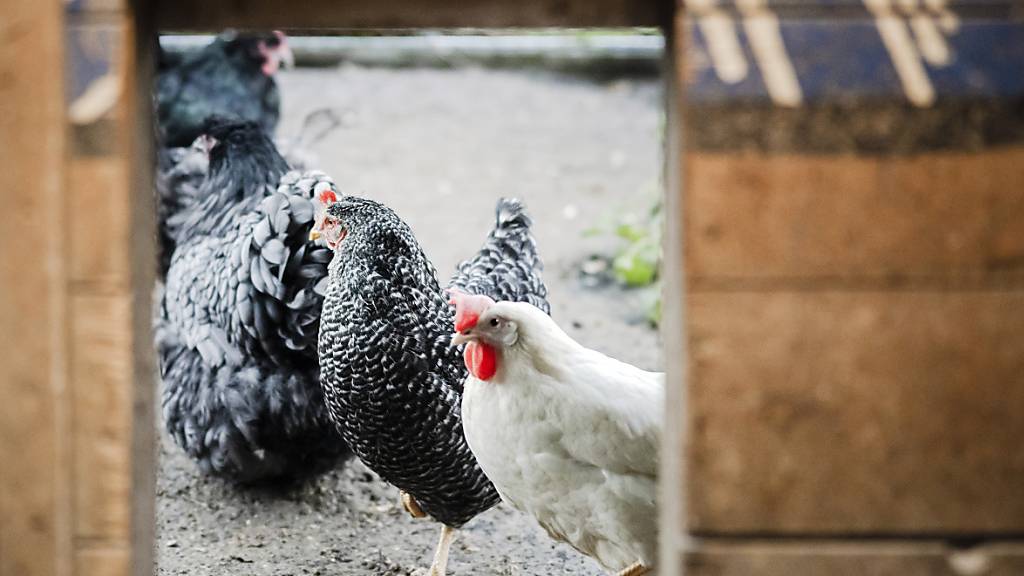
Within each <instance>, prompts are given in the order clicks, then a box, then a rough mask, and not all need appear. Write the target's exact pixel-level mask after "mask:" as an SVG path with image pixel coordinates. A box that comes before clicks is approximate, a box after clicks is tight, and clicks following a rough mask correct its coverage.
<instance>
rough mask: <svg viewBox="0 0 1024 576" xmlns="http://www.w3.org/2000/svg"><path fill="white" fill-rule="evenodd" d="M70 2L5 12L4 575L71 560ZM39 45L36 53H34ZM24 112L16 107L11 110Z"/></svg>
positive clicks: (42, 575)
mask: <svg viewBox="0 0 1024 576" xmlns="http://www.w3.org/2000/svg"><path fill="white" fill-rule="evenodd" d="M60 10H61V5H60V4H59V3H53V2H32V1H26V0H22V1H11V2H5V3H4V7H3V14H4V16H3V19H2V23H0V101H2V102H3V103H4V108H5V113H4V114H0V179H2V182H3V189H4V209H3V210H0V294H2V296H0V327H2V329H0V365H2V366H3V373H4V375H3V377H2V378H0V397H2V398H3V401H2V402H0V463H2V464H0V576H22V575H32V576H36V575H38V576H49V575H55V574H58V573H60V572H61V571H62V570H64V569H66V567H67V562H68V560H69V556H70V549H69V546H70V533H69V531H68V530H67V522H68V515H69V513H70V497H69V493H68V490H67V484H68V477H69V475H70V468H69V460H68V458H67V456H68V452H67V445H66V442H67V421H66V417H67V393H66V373H65V362H66V355H67V345H66V342H65V341H64V339H63V335H62V332H61V330H60V329H59V328H60V326H61V325H62V324H63V322H64V320H65V318H64V316H65V314H64V296H65V292H66V286H65V282H64V278H65V269H66V265H65V261H64V257H63V252H64V247H65V246H66V241H67V229H66V226H65V223H66V221H67V220H66V218H67V197H66V196H65V195H64V194H63V190H62V186H63V172H62V159H63V154H64V122H63V106H64V100H63V92H62V90H63V85H62V82H61V76H60V74H52V73H51V74H40V73H39V72H40V69H41V63H46V69H48V70H51V71H52V70H60V69H61V64H60V63H61V61H62V54H61V45H62V44H61V34H62V30H61V19H60ZM28 55H31V57H28ZM12 111H16V112H12Z"/></svg>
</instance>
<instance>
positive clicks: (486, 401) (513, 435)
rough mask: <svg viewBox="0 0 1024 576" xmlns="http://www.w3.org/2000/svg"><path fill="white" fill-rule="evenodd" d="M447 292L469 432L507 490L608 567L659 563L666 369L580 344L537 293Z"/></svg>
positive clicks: (623, 572) (636, 568)
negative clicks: (459, 348) (508, 298)
mask: <svg viewBox="0 0 1024 576" xmlns="http://www.w3.org/2000/svg"><path fill="white" fill-rule="evenodd" d="M451 296H452V300H451V303H452V304H455V306H456V313H455V331H456V333H455V334H454V335H453V337H452V344H453V345H458V344H462V343H466V349H465V351H464V359H465V362H466V367H467V368H468V369H469V372H470V375H469V376H468V377H467V378H466V382H465V391H464V393H463V397H462V425H463V428H464V429H465V434H466V441H467V442H468V443H469V447H470V449H471V450H472V451H473V454H474V455H475V456H476V458H477V461H478V462H479V463H480V467H481V468H482V469H483V471H484V473H485V474H486V475H487V477H488V478H490V480H491V482H493V483H494V486H495V487H496V488H497V490H498V493H499V494H500V495H501V497H502V499H503V500H504V501H505V502H507V503H509V504H510V505H512V506H514V507H515V508H518V509H519V510H522V511H524V512H527V513H529V514H531V515H533V516H534V517H535V518H536V519H537V522H539V523H540V525H541V526H542V527H543V528H544V529H545V530H547V532H548V534H549V535H550V536H551V537H552V538H554V539H556V540H560V541H563V542H566V543H568V544H569V545H571V546H572V547H573V548H575V549H576V550H578V551H580V552H582V553H584V554H586V555H588V556H590V557H592V558H594V559H595V560H597V562H598V563H599V564H601V566H603V567H604V568H605V569H606V570H608V571H610V572H612V573H616V574H618V575H619V576H639V575H640V574H652V573H653V570H654V565H655V559H656V558H657V541H658V533H657V524H658V521H657V519H658V511H657V502H656V495H657V476H658V460H659V458H658V449H659V446H660V443H661V429H662V412H663V406H664V388H665V379H664V375H663V374H660V373H654V372H647V371H644V370H641V369H639V368H636V367H634V366H631V365H629V364H626V363H624V362H620V361H618V360H615V359H613V358H609V357H607V356H605V355H604V354H601V353H600V352H596V351H594V350H589V349H587V348H584V347H583V346H582V345H580V344H579V343H577V342H576V341H574V340H573V339H572V338H570V337H569V335H568V334H566V333H565V332H564V331H562V330H561V328H559V327H558V325H557V324H556V323H555V322H554V321H553V320H552V319H551V318H550V317H549V316H548V315H547V314H545V313H544V312H541V311H540V310H539V309H537V308H535V307H534V306H531V305H530V304H526V303H517V302H494V301H493V300H491V299H490V298H487V297H486V296H475V295H467V294H461V293H455V292H452V293H451Z"/></svg>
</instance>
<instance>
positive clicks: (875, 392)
mask: <svg viewBox="0 0 1024 576" xmlns="http://www.w3.org/2000/svg"><path fill="white" fill-rule="evenodd" d="M688 318H689V320H688V326H687V329H688V331H689V342H690V344H689V350H690V356H689V361H690V366H689V379H688V381H689V388H688V394H689V398H688V401H689V405H688V420H689V421H688V430H687V436H688V442H689V449H688V460H687V474H688V486H687V489H686V495H687V500H688V503H689V504H688V524H689V528H690V530H692V531H693V532H696V533H706V534H729V533H766V534H768V533H770V534H787V533H788V534H832V535H843V534H847V535H848V534H872V535H874V534H938V533H943V534H946V533H948V534H993V533H1000V532H1004V533H1016V534H1020V533H1024V492H1022V491H1021V490H1020V487H1021V486H1022V485H1024V451H1022V450H1021V449H1020V439H1021V438H1024V419H1022V418H1020V414H1022V413H1024V354H1022V352H1021V351H1022V347H1021V346H1022V345H1021V336H1022V335H1024V291H1018V292H1013V291H1007V292H1001V291H990V292H903V293H888V292H815V291H809V292H773V293H731V294H725V293H695V294H693V293H692V294H690V295H689V297H688Z"/></svg>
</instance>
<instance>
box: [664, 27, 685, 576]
mask: <svg viewBox="0 0 1024 576" xmlns="http://www.w3.org/2000/svg"><path fill="white" fill-rule="evenodd" d="M686 30H687V26H686V18H685V15H684V12H683V10H681V9H680V10H679V11H678V13H677V14H676V15H675V21H674V24H673V27H672V28H671V29H670V30H669V31H668V33H667V34H666V39H665V40H666V52H665V53H666V55H667V62H666V66H665V69H666V70H667V71H668V72H667V74H668V78H667V79H666V95H665V104H666V107H667V110H666V113H665V149H664V162H665V209H664V213H665V214H669V215H673V216H675V217H672V216H670V217H668V218H666V219H665V239H664V260H663V262H664V264H663V266H662V271H661V274H662V277H661V281H662V286H663V290H664V291H663V298H662V301H663V304H662V323H661V328H662V330H661V334H662V342H663V346H664V348H663V349H664V351H665V406H666V418H665V430H664V431H663V433H662V436H661V437H662V445H661V467H660V469H659V471H658V480H659V482H660V490H659V498H660V502H661V506H660V515H661V518H660V522H659V525H658V526H659V533H660V540H659V542H660V547H659V559H658V564H659V571H658V573H659V574H661V575H662V576H678V575H679V574H681V572H680V571H679V570H678V566H675V564H677V562H676V559H678V558H679V555H680V552H681V545H682V543H683V542H684V541H685V540H686V506H687V503H686V500H685V498H684V492H685V491H684V490H683V488H682V487H683V486H684V479H685V468H686V450H685V447H686V437H685V434H686V428H687V427H686V422H685V415H686V413H687V411H686V386H685V383H686V381H685V376H686V368H687V356H686V335H685V331H684V327H685V325H686V323H685V314H686V311H685V303H686V302H685V298H683V293H684V290H685V287H686V281H685V279H684V277H683V264H684V260H683V238H684V234H683V226H682V224H683V219H682V216H681V215H682V214H683V202H684V190H683V176H684V171H683V164H684V158H685V156H684V148H683V143H684V142H685V140H684V138H683V131H684V126H685V121H686V119H685V117H684V114H685V109H684V108H683V106H682V103H683V102H684V95H685V90H686V85H685V83H684V82H683V79H684V77H685V74H686V59H685V47H686V45H687V44H686V36H685V35H686Z"/></svg>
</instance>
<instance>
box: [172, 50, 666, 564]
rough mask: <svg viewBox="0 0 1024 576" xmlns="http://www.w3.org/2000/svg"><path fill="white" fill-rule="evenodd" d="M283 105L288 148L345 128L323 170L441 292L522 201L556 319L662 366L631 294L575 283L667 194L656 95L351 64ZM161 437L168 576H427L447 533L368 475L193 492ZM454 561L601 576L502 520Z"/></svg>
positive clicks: (502, 74) (294, 77) (494, 520)
mask: <svg viewBox="0 0 1024 576" xmlns="http://www.w3.org/2000/svg"><path fill="white" fill-rule="evenodd" d="M281 89H282V99H283V102H284V110H283V120H282V125H281V127H280V129H279V133H280V134H281V135H282V136H286V137H287V136H289V135H293V134H295V133H296V131H297V130H298V126H299V125H300V124H301V120H302V118H303V117H304V116H305V114H306V113H308V112H310V111H312V110H314V109H316V108H319V107H323V106H325V105H329V106H332V107H336V108H338V109H339V110H343V111H344V112H345V116H346V127H345V128H343V129H339V130H337V131H335V132H333V133H332V134H330V135H329V136H328V137H327V138H325V139H324V140H322V141H321V142H319V143H318V144H317V145H315V146H314V147H313V151H314V152H315V153H316V155H317V156H318V158H319V162H318V163H317V166H319V167H321V168H322V169H323V170H325V171H326V172H328V173H329V174H331V175H332V176H333V177H334V179H335V181H336V182H337V183H338V184H339V186H340V189H341V190H342V191H343V192H345V193H348V194H357V195H365V196H369V197H372V198H375V199H378V200H380V201H383V202H385V203H387V204H388V205H390V206H392V207H393V208H394V209H395V210H396V211H397V212H398V213H399V214H400V215H401V216H402V217H404V218H405V219H406V221H407V222H409V224H410V225H411V226H412V228H413V230H414V231H415V232H416V234H417V236H418V238H419V239H420V242H421V244H422V245H423V247H424V249H425V251H426V253H427V254H428V255H429V256H430V257H431V258H432V259H433V261H434V263H435V265H436V266H437V269H438V270H439V273H440V274H441V275H442V276H446V275H447V274H448V273H449V272H450V271H451V270H452V269H453V267H454V266H455V264H456V263H457V262H458V261H459V260H461V259H463V258H465V257H467V256H469V255H471V254H472V253H473V252H474V251H475V250H476V249H477V247H478V246H479V244H480V242H481V241H482V240H483V238H484V236H485V235H486V233H487V231H488V230H489V228H490V226H491V224H492V223H493V206H494V202H495V200H496V199H497V198H498V197H500V196H503V195H505V196H518V197H520V198H523V199H524V200H525V201H526V203H527V206H528V207H529V209H530V212H531V214H532V215H533V217H534V218H535V221H536V226H535V231H536V236H537V240H538V244H539V247H540V250H541V253H542V254H543V255H544V258H545V262H546V266H547V268H546V281H547V284H548V287H549V289H550V300H551V303H552V307H553V310H552V315H553V316H554V318H555V319H556V320H558V321H559V322H560V323H561V324H562V325H563V326H564V327H565V328H566V329H567V331H568V332H569V333H570V334H571V335H572V336H573V337H575V338H576V339H577V340H579V341H580V342H582V343H583V344H584V345H587V346H590V347H592V348H596V349H598V350H601V351H604V352H606V353H608V354H610V355H613V356H616V357H618V358H620V359H622V360H625V361H628V362H632V363H634V364H637V365H639V366H641V367H644V368H648V369H658V368H660V367H661V359H660V347H659V344H658V338H657V333H656V332H655V331H654V330H652V329H651V328H650V327H649V326H648V325H647V324H646V323H645V321H644V320H643V318H642V310H641V304H640V297H639V295H638V293H636V292H631V291H623V290H621V289H619V288H617V287H616V286H615V285H614V284H613V283H602V282H593V281H590V282H584V281H583V279H582V277H581V273H580V267H581V263H583V262H584V261H585V260H586V259H587V258H588V257H589V256H591V255H592V254H594V253H602V252H606V251H607V250H608V249H609V246H610V242H611V241H610V239H609V237H608V236H596V237H595V236H587V235H585V234H584V232H585V231H586V230H587V229H588V228H590V227H592V226H594V225H595V224H599V223H600V222H602V221H604V220H606V219H607V218H608V217H609V216H610V215H613V214H616V213H623V212H625V211H629V210H633V211H643V210H645V209H646V208H647V207H648V203H649V202H650V200H651V198H652V192H651V191H652V190H656V189H657V186H658V185H659V180H660V178H659V177H660V172H661V152H660V138H661V126H662V117H661V116H662V115H661V108H662V106H661V87H660V83H659V82H658V81H656V80H654V79H642V80H638V79H630V80H616V81H590V80H586V79H581V78H571V77H564V76H555V75H548V74H542V73H536V72H529V73H528V72H522V73H517V72H509V71H489V70H481V69H451V70H418V69H417V70H383V69H364V68H358V67H352V66H343V67H341V68H332V69H298V70H294V71H288V72H285V73H283V74H282V75H281ZM161 438H162V441H161V461H160V468H159V472H158V485H157V514H158V527H157V533H158V550H157V554H158V563H159V571H158V573H159V574H161V575H171V574H188V575H191V576H203V575H214V574H215V575H218V576H221V575H275V576H285V575H301V574H321V575H357V576H369V575H389V574H395V575H398V574H403V575H404V574H409V573H410V572H412V571H413V570H415V569H416V568H420V567H424V566H428V565H429V562H430V558H431V555H432V554H433V549H434V546H435V544H436V540H437V536H438V531H439V530H438V526H437V525H436V524H434V523H433V522H430V521H426V520H413V519H411V518H409V517H408V515H407V514H406V513H405V512H404V511H403V510H402V509H401V507H400V506H399V505H398V500H397V491H396V490H395V489H394V488H393V487H391V486H389V485H386V484H384V483H382V482H381V481H379V480H378V479H377V478H376V477H375V476H374V475H373V474H372V473H371V472H369V471H368V470H367V469H366V468H365V467H363V466H362V465H361V464H359V463H358V462H354V463H352V464H350V465H348V466H346V467H343V468H342V469H339V470H336V471H334V472H332V473H330V474H327V475H325V476H324V477H322V478H320V479H318V480H316V481H313V482H310V483H308V484H307V485H304V486H301V487H295V488H292V489H289V490H284V491H268V490H252V489H247V490H245V489H238V488H235V487H233V486H230V485H228V484H225V483H223V482H221V481H218V480H216V479H210V478H205V477H202V476H200V475H199V474H198V472H197V470H196V468H195V467H194V466H193V465H192V462H191V461H189V460H188V459H187V458H186V457H185V456H184V455H183V454H182V453H181V452H180V451H179V450H178V449H177V447H176V446H174V445H173V444H172V443H171V442H170V440H169V439H168V438H167V437H166V436H165V435H163V434H161ZM452 550H453V551H452V557H451V561H450V564H449V574H454V575H491V574H494V575H508V576H511V575H534V574H536V575H541V574H544V575H547V574H565V575H577V574H586V575H596V574H600V573H601V571H600V569H599V568H598V567H597V566H596V564H594V563H593V562H592V561H590V560H589V559H587V558H584V557H582V556H580V555H579V554H577V553H576V552H575V551H573V550H572V549H571V548H568V547H567V546H564V545H561V544H555V543H554V542H552V541H551V540H550V539H549V538H548V537H547V535H546V534H545V533H544V532H543V531H542V530H541V529H540V528H538V527H537V526H536V525H535V524H534V522H533V520H532V519H531V518H528V517H525V516H523V515H521V514H519V513H518V512H516V511H514V510H512V509H510V508H508V507H506V506H504V505H502V506H499V507H497V508H495V509H492V510H490V511H488V512H487V513H485V514H483V515H481V516H479V517H477V518H476V519H474V520H473V521H472V522H471V523H469V524H468V525H467V526H466V528H465V530H464V531H463V532H462V533H461V534H460V536H459V538H458V540H457V541H456V544H455V545H454V546H453V549H452Z"/></svg>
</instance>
